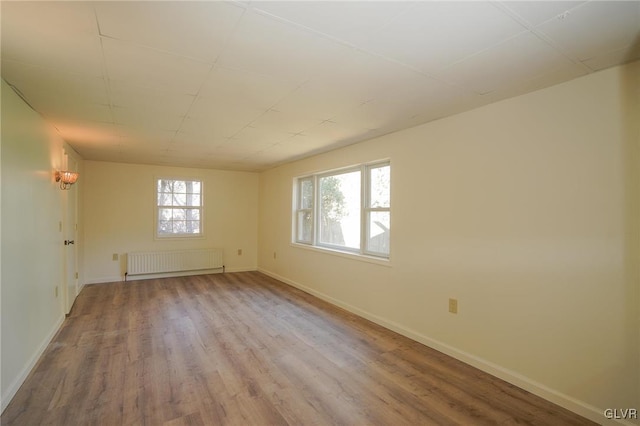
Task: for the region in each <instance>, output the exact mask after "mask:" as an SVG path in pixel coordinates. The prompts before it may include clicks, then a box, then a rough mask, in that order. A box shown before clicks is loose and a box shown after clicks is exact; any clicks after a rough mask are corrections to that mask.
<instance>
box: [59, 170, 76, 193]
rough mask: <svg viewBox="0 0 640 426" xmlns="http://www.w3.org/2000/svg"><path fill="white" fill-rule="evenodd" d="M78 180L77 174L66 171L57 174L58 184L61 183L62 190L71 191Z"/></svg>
mask: <svg viewBox="0 0 640 426" xmlns="http://www.w3.org/2000/svg"><path fill="white" fill-rule="evenodd" d="M77 180H78V173H77V172H69V171H66V170H63V171H60V172H56V182H60V189H69V188H71V185H73V184H74V183H76V181H77Z"/></svg>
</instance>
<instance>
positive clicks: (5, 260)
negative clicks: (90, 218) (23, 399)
mask: <svg viewBox="0 0 640 426" xmlns="http://www.w3.org/2000/svg"><path fill="white" fill-rule="evenodd" d="M1 122H2V135H1V137H2V149H1V151H2V156H1V166H2V183H1V188H2V192H1V194H2V218H1V226H2V249H1V254H2V257H1V262H0V263H1V264H2V272H1V280H2V285H1V286H0V292H1V293H2V297H1V301H2V305H1V314H0V315H1V321H0V322H1V324H2V325H1V332H0V342H1V350H0V352H1V359H2V362H1V371H2V376H1V377H2V381H1V382H0V388H1V396H2V404H1V405H2V409H4V407H5V406H6V404H8V403H9V400H10V399H11V397H13V395H14V394H15V392H16V391H17V390H18V388H19V387H20V385H21V384H22V382H23V380H24V379H25V378H26V376H27V375H28V373H29V372H30V370H31V368H32V367H33V365H35V362H36V361H37V360H38V357H39V356H40V354H41V353H42V351H43V350H44V348H45V347H46V345H47V344H48V343H49V341H50V339H51V338H52V337H53V335H54V334H55V332H56V331H57V330H58V327H59V326H60V324H61V323H62V320H63V319H64V315H63V310H62V309H63V307H62V287H63V283H62V279H63V277H62V265H63V260H64V257H63V251H62V248H63V245H62V239H63V238H62V233H61V231H60V224H61V223H62V220H63V219H62V207H63V205H62V203H63V200H64V198H63V196H64V194H63V192H62V191H60V189H58V185H57V184H56V183H55V181H54V170H57V169H60V167H61V165H62V148H63V141H62V139H60V138H59V137H58V135H57V134H56V132H55V131H54V130H53V129H52V128H51V127H49V126H48V125H46V124H45V123H44V120H42V118H41V117H40V116H39V115H38V114H37V113H36V112H34V111H33V110H32V109H30V108H29V107H28V106H27V105H26V104H25V103H24V102H23V101H22V100H21V99H20V98H19V97H18V96H17V95H16V94H15V93H14V92H13V90H11V88H9V86H8V85H7V84H6V83H5V82H4V80H3V81H2V117H1ZM56 287H58V297H56V291H55V290H56Z"/></svg>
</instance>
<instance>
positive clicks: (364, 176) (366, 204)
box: [292, 160, 391, 260]
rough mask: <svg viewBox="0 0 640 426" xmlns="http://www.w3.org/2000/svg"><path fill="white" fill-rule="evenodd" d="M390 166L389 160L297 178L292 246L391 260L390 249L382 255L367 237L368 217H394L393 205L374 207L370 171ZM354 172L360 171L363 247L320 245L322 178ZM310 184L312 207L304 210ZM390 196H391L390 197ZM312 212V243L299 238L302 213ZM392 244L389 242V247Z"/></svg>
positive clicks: (295, 182) (321, 243)
mask: <svg viewBox="0 0 640 426" xmlns="http://www.w3.org/2000/svg"><path fill="white" fill-rule="evenodd" d="M386 166H389V167H391V161H390V160H381V161H376V162H372V163H364V164H360V165H356V166H350V167H345V168H341V169H335V170H330V171H322V172H318V173H313V174H307V175H303V176H300V177H297V178H295V179H294V182H293V186H294V191H293V196H294V202H293V220H292V243H294V244H300V245H302V246H307V247H313V248H317V249H321V250H323V249H324V250H329V251H333V252H340V253H346V254H353V255H360V256H367V257H373V258H379V259H386V260H388V259H390V257H391V247H389V252H388V253H381V252H377V251H373V250H369V249H368V248H367V243H368V240H367V236H368V235H369V217H370V215H371V213H372V212H388V213H389V215H391V205H390V206H389V207H372V206H371V199H370V198H371V197H370V194H371V170H372V169H375V168H379V167H386ZM354 171H359V172H360V247H359V248H357V249H356V248H350V247H344V246H340V245H335V244H330V243H326V242H324V243H323V242H321V241H320V238H319V232H320V227H319V226H318V225H317V223H318V219H319V217H320V214H321V213H320V209H321V205H320V203H319V202H317V200H319V199H320V185H319V181H320V179H321V178H324V177H328V176H337V175H341V174H344V173H350V172H354ZM303 182H311V184H312V186H313V202H312V206H311V208H303V206H302V183H303ZM389 195H390V196H391V194H389ZM309 212H312V213H313V214H312V219H311V241H308V240H303V239H302V238H301V235H300V232H299V231H300V229H301V228H300V226H301V225H302V224H301V223H300V218H301V214H303V213H309ZM390 245H391V242H389V246H390Z"/></svg>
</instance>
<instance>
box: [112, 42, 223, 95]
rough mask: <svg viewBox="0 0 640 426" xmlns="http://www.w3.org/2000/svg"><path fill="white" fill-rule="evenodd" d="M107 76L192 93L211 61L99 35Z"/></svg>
mask: <svg viewBox="0 0 640 426" xmlns="http://www.w3.org/2000/svg"><path fill="white" fill-rule="evenodd" d="M102 44H103V49H104V56H105V61H106V68H107V72H108V77H109V79H110V80H116V81H118V80H120V81H125V82H127V83H128V84H132V85H137V86H143V87H147V88H151V89H159V90H165V91H169V92H174V93H181V94H185V95H195V94H197V93H198V90H199V89H200V86H202V83H203V82H204V80H205V78H206V77H207V75H208V73H209V70H210V69H211V65H208V64H205V63H202V62H197V61H194V60H191V59H187V58H184V57H180V56H176V55H170V54H168V53H164V52H160V51H157V50H153V49H147V48H142V47H138V46H135V45H132V44H130V43H124V42H120V41H117V40H111V39H107V38H105V39H102Z"/></svg>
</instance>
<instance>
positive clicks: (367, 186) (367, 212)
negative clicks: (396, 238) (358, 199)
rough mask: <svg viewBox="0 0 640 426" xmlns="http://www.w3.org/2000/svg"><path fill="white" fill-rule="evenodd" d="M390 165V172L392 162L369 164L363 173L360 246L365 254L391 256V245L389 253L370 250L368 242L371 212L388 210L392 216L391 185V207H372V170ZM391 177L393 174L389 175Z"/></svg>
mask: <svg viewBox="0 0 640 426" xmlns="http://www.w3.org/2000/svg"><path fill="white" fill-rule="evenodd" d="M386 166H389V172H391V162H390V161H383V162H379V163H373V164H367V165H365V166H364V170H363V174H364V175H366V177H365V178H364V183H363V184H362V190H363V194H362V210H361V211H362V219H361V229H362V231H361V239H360V247H361V250H362V252H363V253H364V254H367V255H369V256H380V257H387V258H388V257H389V255H390V254H391V247H389V253H382V252H377V251H373V250H369V249H368V247H367V245H368V244H367V243H368V241H369V239H368V237H367V236H368V235H369V231H370V228H369V224H370V223H371V221H370V220H369V219H370V217H371V213H373V212H388V213H389V217H391V187H389V207H372V206H371V170H373V169H377V168H381V167H386ZM389 179H391V176H389ZM389 245H391V240H389Z"/></svg>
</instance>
